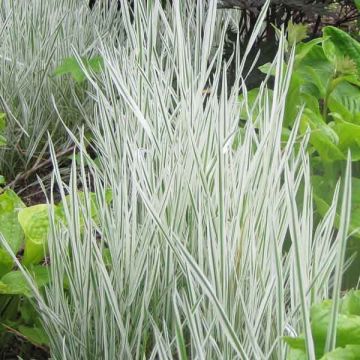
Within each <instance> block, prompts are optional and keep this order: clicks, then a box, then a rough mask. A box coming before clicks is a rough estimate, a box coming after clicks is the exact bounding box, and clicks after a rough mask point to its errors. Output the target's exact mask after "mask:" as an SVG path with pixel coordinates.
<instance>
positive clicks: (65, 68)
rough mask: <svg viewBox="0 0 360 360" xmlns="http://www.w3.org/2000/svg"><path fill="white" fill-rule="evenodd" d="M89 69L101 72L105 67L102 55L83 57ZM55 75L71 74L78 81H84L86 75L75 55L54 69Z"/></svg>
mask: <svg viewBox="0 0 360 360" xmlns="http://www.w3.org/2000/svg"><path fill="white" fill-rule="evenodd" d="M81 60H82V62H83V64H84V66H85V68H86V69H87V70H90V71H93V72H95V73H99V72H101V71H102V68H103V59H102V57H101V56H95V57H93V58H91V59H85V58H81ZM53 74H54V76H63V75H67V74H69V75H71V76H72V78H73V79H74V80H75V81H76V82H77V83H82V82H83V81H84V80H85V79H86V75H85V73H84V71H83V69H82V68H81V66H80V64H79V63H78V61H77V59H76V58H75V57H69V58H66V59H64V60H63V62H62V64H61V65H59V66H58V67H57V68H56V69H55V70H54V73H53Z"/></svg>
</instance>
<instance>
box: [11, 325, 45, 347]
mask: <svg viewBox="0 0 360 360" xmlns="http://www.w3.org/2000/svg"><path fill="white" fill-rule="evenodd" d="M17 330H18V331H19V333H21V335H23V336H24V337H25V338H26V339H27V340H28V341H30V342H31V343H32V344H35V345H49V338H48V336H47V334H46V332H45V330H44V329H43V328H41V327H39V326H36V327H30V326H23V325H19V326H18V328H17Z"/></svg>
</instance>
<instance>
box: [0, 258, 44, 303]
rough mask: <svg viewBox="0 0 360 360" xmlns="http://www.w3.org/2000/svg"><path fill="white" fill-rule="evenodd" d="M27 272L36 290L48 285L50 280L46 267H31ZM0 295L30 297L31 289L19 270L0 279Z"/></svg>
mask: <svg viewBox="0 0 360 360" xmlns="http://www.w3.org/2000/svg"><path fill="white" fill-rule="evenodd" d="M29 271H30V274H31V276H32V278H33V279H34V281H35V283H36V285H37V286H38V288H41V287H43V286H44V285H46V284H48V283H49V281H50V278H49V272H48V268H47V267H45V266H40V265H38V266H34V267H32V268H31V269H30V270H29ZM0 294H6V295H25V296H27V297H32V291H31V288H30V286H29V284H28V282H27V280H26V279H25V277H24V275H23V273H22V272H21V271H20V270H17V271H10V272H8V273H7V274H5V275H4V276H3V277H2V278H1V279H0Z"/></svg>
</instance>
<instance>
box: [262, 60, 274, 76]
mask: <svg viewBox="0 0 360 360" xmlns="http://www.w3.org/2000/svg"><path fill="white" fill-rule="evenodd" d="M258 69H259V70H260V71H261V72H262V73H263V74H265V75H272V76H275V73H276V68H275V66H274V65H273V64H272V63H266V64H264V65H261V66H259V67H258Z"/></svg>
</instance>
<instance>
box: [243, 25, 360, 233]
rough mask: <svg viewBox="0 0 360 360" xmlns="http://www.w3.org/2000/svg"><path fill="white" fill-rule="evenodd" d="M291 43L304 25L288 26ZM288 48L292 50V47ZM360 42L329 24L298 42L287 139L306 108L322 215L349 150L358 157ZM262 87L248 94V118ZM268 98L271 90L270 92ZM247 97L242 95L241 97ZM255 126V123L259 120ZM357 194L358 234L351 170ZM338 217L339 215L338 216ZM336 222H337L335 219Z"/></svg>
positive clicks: (302, 131) (355, 159)
mask: <svg viewBox="0 0 360 360" xmlns="http://www.w3.org/2000/svg"><path fill="white" fill-rule="evenodd" d="M288 31H289V34H288V39H289V43H292V44H295V43H296V42H297V41H296V40H294V39H296V38H297V37H298V36H299V35H298V34H300V38H299V39H300V40H301V39H302V38H303V30H302V29H301V25H294V26H290V27H289V29H288ZM289 51H290V49H289ZM260 70H261V71H262V72H264V73H266V74H267V75H268V76H272V73H271V71H273V67H272V66H271V64H266V65H264V66H261V67H260ZM359 74H360V44H359V43H358V41H356V40H355V39H353V38H352V37H351V36H350V35H348V34H347V33H345V32H344V31H342V30H340V29H338V28H334V27H331V26H328V27H325V28H324V30H323V36H322V37H321V38H316V39H314V40H311V41H308V42H300V43H298V44H297V46H296V52H295V60H294V64H293V74H292V77H291V81H290V86H289V90H288V93H287V98H286V109H285V117H284V126H285V127H284V130H283V135H284V137H283V139H284V140H285V139H286V134H287V131H288V130H289V129H291V128H292V127H293V125H294V120H295V118H296V115H297V114H298V112H299V111H301V110H302V108H303V110H302V117H301V121H300V134H302V136H305V135H306V133H307V131H308V130H310V138H309V147H308V151H309V153H310V154H311V164H312V174H313V178H312V182H313V185H314V199H315V202H316V204H317V211H318V213H319V215H321V216H324V215H325V213H326V212H327V211H328V209H329V206H330V205H329V204H330V203H331V201H332V199H331V194H332V192H333V191H334V188H335V184H336V182H337V180H338V177H339V176H340V175H341V174H343V173H344V169H345V162H346V161H345V160H346V157H347V152H348V150H351V156H352V160H353V162H358V161H359V160H360V77H359ZM259 91H260V89H253V90H251V91H250V92H249V93H248V94H247V100H248V101H249V104H250V105H249V110H248V113H244V112H242V114H241V118H242V119H244V120H247V119H248V118H249V117H250V115H251V116H252V117H254V118H255V119H256V114H257V112H259V109H260V108H261V107H263V105H264V104H263V103H261V101H260V98H259V97H258V94H259ZM267 94H268V96H269V100H270V101H271V98H272V90H267ZM243 100H244V96H243V95H242V96H240V101H243ZM255 125H256V122H255ZM353 175H354V178H353V189H354V190H353V191H354V192H353V197H352V217H351V229H352V231H353V235H356V236H360V232H359V225H360V223H359V213H358V207H359V199H360V193H359V186H358V185H359V184H358V182H359V177H360V173H359V172H356V171H354V172H353ZM337 216H338V215H337ZM337 224H338V222H337Z"/></svg>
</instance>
